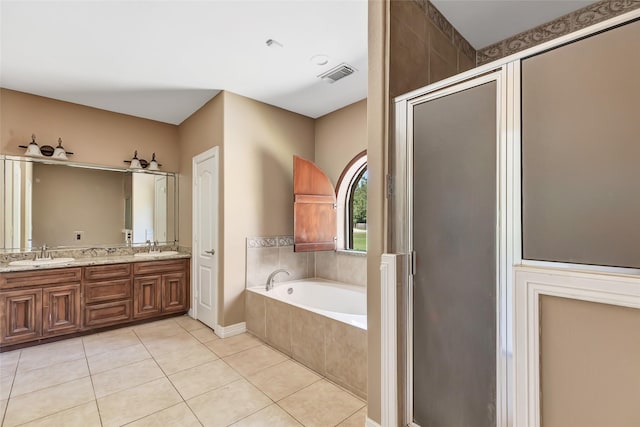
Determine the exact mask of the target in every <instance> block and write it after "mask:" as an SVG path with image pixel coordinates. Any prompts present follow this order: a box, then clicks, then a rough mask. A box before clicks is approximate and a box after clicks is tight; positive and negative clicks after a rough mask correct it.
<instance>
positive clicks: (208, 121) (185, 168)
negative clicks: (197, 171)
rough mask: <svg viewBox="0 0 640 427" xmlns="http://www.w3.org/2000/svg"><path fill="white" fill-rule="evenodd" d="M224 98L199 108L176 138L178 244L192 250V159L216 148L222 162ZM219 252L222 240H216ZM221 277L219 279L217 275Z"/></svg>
mask: <svg viewBox="0 0 640 427" xmlns="http://www.w3.org/2000/svg"><path fill="white" fill-rule="evenodd" d="M224 97H225V93H224V92H220V93H218V95H216V96H215V97H214V98H213V99H211V100H210V101H209V102H207V103H206V104H205V105H204V106H202V108H200V109H199V110H198V111H196V112H195V113H193V114H192V115H191V116H190V117H189V118H187V119H186V120H185V121H183V122H182V123H181V124H180V126H179V127H178V139H179V141H180V166H179V170H180V175H179V180H178V185H179V191H178V197H179V201H180V202H179V205H178V206H179V208H178V220H179V222H180V223H179V233H178V236H179V239H180V245H182V246H187V247H191V240H192V239H191V238H192V236H191V234H192V228H191V220H192V218H191V215H192V213H191V211H192V209H191V207H192V206H191V205H192V197H191V192H192V182H191V179H192V171H191V169H192V160H193V157H194V156H196V155H198V154H200V153H203V152H205V151H207V150H208V149H210V148H213V147H219V148H220V152H219V156H220V158H221V159H224ZM218 167H219V168H220V171H222V170H223V169H224V165H223V163H222V162H220V164H219V165H218ZM219 178H220V181H219V185H220V188H219V191H220V199H221V200H222V197H223V192H224V187H223V184H224V181H223V175H222V173H220V177H219ZM218 217H219V218H220V221H221V222H220V232H221V234H222V233H223V229H224V227H223V225H224V223H223V221H224V219H223V216H222V207H220V212H219V216H218ZM218 247H219V248H220V250H222V239H220V240H219V246H218ZM221 255H222V253H221ZM220 277H222V276H220Z"/></svg>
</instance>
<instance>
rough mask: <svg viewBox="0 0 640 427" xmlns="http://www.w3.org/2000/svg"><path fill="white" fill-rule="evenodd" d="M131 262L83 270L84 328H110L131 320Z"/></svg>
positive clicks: (90, 267)
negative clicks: (109, 326)
mask: <svg viewBox="0 0 640 427" xmlns="http://www.w3.org/2000/svg"><path fill="white" fill-rule="evenodd" d="M131 272H132V268H131V264H130V263H125V264H107V265H93V266H89V267H85V268H84V279H83V287H84V327H85V328H94V327H96V326H108V325H113V324H118V323H121V322H126V321H128V320H131V303H132V301H131V296H132V290H131V283H132V276H131Z"/></svg>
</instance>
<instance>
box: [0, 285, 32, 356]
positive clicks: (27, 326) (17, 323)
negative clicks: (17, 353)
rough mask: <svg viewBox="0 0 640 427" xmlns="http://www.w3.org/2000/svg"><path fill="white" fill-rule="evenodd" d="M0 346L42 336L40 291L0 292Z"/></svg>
mask: <svg viewBox="0 0 640 427" xmlns="http://www.w3.org/2000/svg"><path fill="white" fill-rule="evenodd" d="M0 313H2V316H1V317H0V322H1V329H2V336H1V337H0V342H1V343H2V344H12V343H18V342H22V341H30V340H33V339H36V338H38V337H40V336H41V335H42V289H25V290H19V291H8V292H0Z"/></svg>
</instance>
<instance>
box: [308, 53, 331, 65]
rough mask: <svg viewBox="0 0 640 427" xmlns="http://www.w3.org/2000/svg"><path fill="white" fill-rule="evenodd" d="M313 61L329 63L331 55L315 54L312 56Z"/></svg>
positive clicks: (318, 63)
mask: <svg viewBox="0 0 640 427" xmlns="http://www.w3.org/2000/svg"><path fill="white" fill-rule="evenodd" d="M311 62H313V63H314V64H316V65H327V63H328V62H329V57H328V56H327V55H313V56H312V57H311Z"/></svg>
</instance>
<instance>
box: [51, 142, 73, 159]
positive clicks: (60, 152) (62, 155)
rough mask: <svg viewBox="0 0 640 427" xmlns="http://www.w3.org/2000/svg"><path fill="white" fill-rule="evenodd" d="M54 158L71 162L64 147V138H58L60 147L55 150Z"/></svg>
mask: <svg viewBox="0 0 640 427" xmlns="http://www.w3.org/2000/svg"><path fill="white" fill-rule="evenodd" d="M69 154H71V153H69ZM53 158H54V159H58V160H69V158H68V157H67V152H66V151H65V150H64V147H63V146H62V138H58V146H57V147H56V149H55V150H53Z"/></svg>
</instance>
